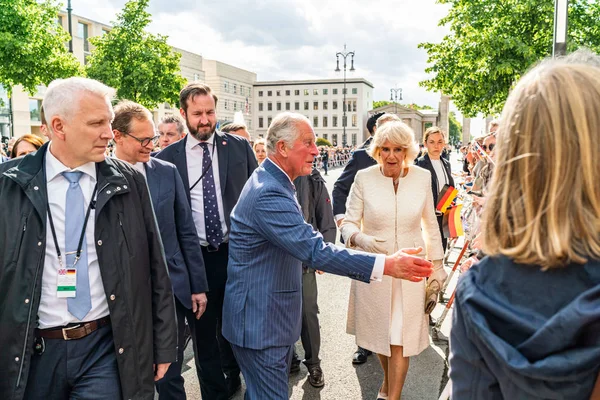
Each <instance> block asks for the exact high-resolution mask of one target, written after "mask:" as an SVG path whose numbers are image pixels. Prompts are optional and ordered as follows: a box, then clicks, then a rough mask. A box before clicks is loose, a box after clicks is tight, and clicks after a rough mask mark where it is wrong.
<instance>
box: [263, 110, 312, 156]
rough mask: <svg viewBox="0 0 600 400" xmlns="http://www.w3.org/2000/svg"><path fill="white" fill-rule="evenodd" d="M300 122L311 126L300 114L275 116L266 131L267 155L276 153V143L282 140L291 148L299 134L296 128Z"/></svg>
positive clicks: (289, 113) (286, 113)
mask: <svg viewBox="0 0 600 400" xmlns="http://www.w3.org/2000/svg"><path fill="white" fill-rule="evenodd" d="M302 122H305V123H307V124H308V125H309V126H311V125H310V121H309V120H308V118H306V117H305V116H304V115H302V114H298V113H292V112H283V113H281V114H278V115H276V116H275V119H273V121H272V122H271V125H270V126H269V129H268V130H267V138H266V141H267V155H271V154H275V153H276V151H277V142H279V141H280V140H283V141H284V142H285V144H287V145H288V146H289V147H293V145H294V141H296V139H297V138H298V135H299V134H300V130H299V129H298V126H299V125H300V123H302Z"/></svg>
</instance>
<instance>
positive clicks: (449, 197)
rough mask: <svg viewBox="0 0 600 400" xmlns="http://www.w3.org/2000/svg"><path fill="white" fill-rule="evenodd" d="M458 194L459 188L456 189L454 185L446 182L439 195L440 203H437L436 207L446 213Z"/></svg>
mask: <svg viewBox="0 0 600 400" xmlns="http://www.w3.org/2000/svg"><path fill="white" fill-rule="evenodd" d="M456 196H458V190H456V188H455V187H454V186H450V185H448V184H445V185H444V187H443V188H442V191H441V192H440V194H439V195H438V203H437V204H436V206H435V209H436V210H438V211H439V212H441V213H442V214H443V213H445V212H446V210H447V209H448V207H450V205H451V204H452V202H453V201H454V199H456Z"/></svg>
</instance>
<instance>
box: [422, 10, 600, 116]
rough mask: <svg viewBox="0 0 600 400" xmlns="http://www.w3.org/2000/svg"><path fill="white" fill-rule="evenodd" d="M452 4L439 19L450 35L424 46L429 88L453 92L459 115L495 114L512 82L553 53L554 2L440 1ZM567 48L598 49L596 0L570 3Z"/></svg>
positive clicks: (599, 15)
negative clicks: (446, 13) (446, 12)
mask: <svg viewBox="0 0 600 400" xmlns="http://www.w3.org/2000/svg"><path fill="white" fill-rule="evenodd" d="M438 2H439V3H441V4H451V5H452V8H451V9H450V11H449V13H448V15H447V16H446V17H444V18H443V19H442V20H441V21H440V25H447V26H448V27H449V28H450V34H449V35H447V36H445V37H444V38H443V39H442V41H441V42H440V43H421V44H420V45H419V47H420V48H423V49H425V50H426V51H427V54H428V57H429V58H428V62H429V64H430V66H429V67H428V68H427V69H426V72H428V73H431V74H433V77H432V78H431V79H428V80H425V81H423V82H421V83H420V84H421V86H423V87H425V88H427V89H428V90H434V91H441V92H443V93H446V94H448V95H451V96H452V101H453V102H454V104H455V105H456V106H457V107H458V109H459V110H461V112H462V113H463V114H465V115H466V116H469V117H474V116H476V114H477V113H478V112H481V113H483V114H486V115H490V114H498V113H499V112H500V111H501V109H502V106H503V105H504V102H505V101H506V98H507V96H508V92H509V90H510V88H511V87H512V85H513V83H514V82H515V81H516V80H518V79H519V78H520V77H521V75H522V74H523V73H525V72H526V71H527V69H528V68H530V67H531V66H532V65H533V64H535V63H536V62H538V61H540V60H541V59H543V58H545V57H548V56H550V55H551V54H552V34H553V26H554V24H553V21H554V5H553V3H554V2H552V1H548V0H478V1H473V0H438ZM568 43H569V50H574V49H576V48H578V47H580V46H587V47H589V48H591V49H592V50H595V51H598V50H600V0H571V1H570V3H569V39H568Z"/></svg>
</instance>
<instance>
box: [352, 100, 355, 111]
mask: <svg viewBox="0 0 600 400" xmlns="http://www.w3.org/2000/svg"><path fill="white" fill-rule="evenodd" d="M352 111H353V112H356V100H354V101H353V102H352Z"/></svg>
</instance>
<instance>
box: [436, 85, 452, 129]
mask: <svg viewBox="0 0 600 400" xmlns="http://www.w3.org/2000/svg"><path fill="white" fill-rule="evenodd" d="M449 113H450V96H446V95H445V94H443V93H442V96H441V98H440V109H439V115H440V125H439V126H440V128H441V129H442V130H443V131H444V132H446V134H449V132H450V131H449V128H450V122H449V120H448V114H449Z"/></svg>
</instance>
